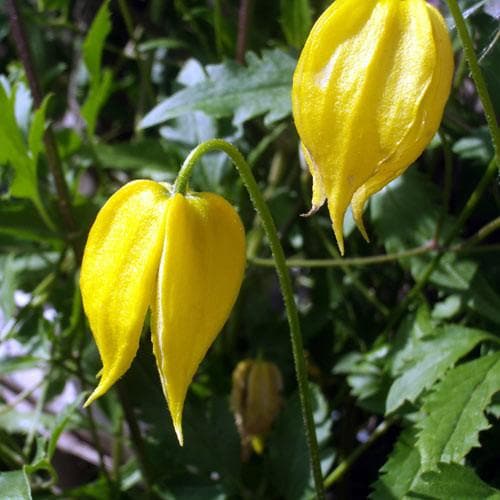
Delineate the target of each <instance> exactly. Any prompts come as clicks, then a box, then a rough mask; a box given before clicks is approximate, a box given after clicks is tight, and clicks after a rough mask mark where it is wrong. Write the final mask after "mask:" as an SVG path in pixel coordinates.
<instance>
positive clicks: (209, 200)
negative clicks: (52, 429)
mask: <svg viewBox="0 0 500 500" xmlns="http://www.w3.org/2000/svg"><path fill="white" fill-rule="evenodd" d="M244 266H245V233H244V229H243V226H242V223H241V220H240V218H239V216H238V215H237V213H236V211H235V210H234V209H233V207H232V206H231V205H230V204H229V203H228V202H227V201H225V200H224V199H223V198H221V197H220V196H218V195H215V194H211V193H188V194H187V195H185V196H184V195H182V194H180V193H173V192H172V189H171V187H170V186H168V185H165V184H159V183H156V182H153V181H148V180H139V181H133V182H130V183H129V184H127V185H125V186H124V187H122V188H121V189H119V190H118V191H117V192H116V193H115V194H114V195H113V196H112V197H111V198H110V199H109V200H108V201H107V203H106V204H105V205H104V206H103V208H102V209H101V211H100V212H99V214H98V216H97V219H96V221H95V222H94V225H93V226H92V229H91V230H90V234H89V237H88V241H87V245H86V248H85V253H84V257H83V262H82V270H81V277H80V286H81V291H82V297H83V306H84V309H85V313H86V314H87V317H88V319H89V323H90V328H91V330H92V333H93V336H94V339H95V341H96V344H97V348H98V350H99V354H100V357H101V360H102V364H103V368H102V370H101V372H100V373H99V374H98V375H99V376H100V380H99V384H98V386H97V388H96V389H95V390H94V392H93V393H92V394H91V396H90V397H89V398H88V400H87V401H86V403H85V405H89V404H90V403H92V402H93V401H94V400H95V399H97V398H98V397H100V396H102V395H103V394H104V393H105V392H106V391H107V390H108V389H109V388H110V387H111V386H112V385H113V384H114V383H115V382H116V381H117V380H118V379H119V378H120V377H121V376H122V375H123V374H124V373H125V372H126V371H127V370H128V368H129V367H130V364H131V363H132V360H133V358H134V357H135V354H136V352H137V349H138V346H139V339H140V336H141V331H142V327H143V323H144V319H145V316H146V313H147V311H148V309H151V334H152V341H153V351H154V355H155V358H156V363H157V366H158V371H159V374H160V380H161V384H162V388H163V392H164V394H165V397H166V400H167V402H168V407H169V410H170V414H171V416H172V421H173V424H174V428H175V431H176V433H177V437H178V439H179V442H180V444H181V445H182V442H183V436H182V410H183V406H184V400H185V397H186V393H187V389H188V386H189V384H190V382H191V380H192V378H193V375H194V374H195V372H196V370H197V368H198V365H199V364H200V362H201V360H202V359H203V357H204V356H205V354H206V352H207V350H208V348H209V347H210V345H211V344H212V342H213V341H214V339H215V337H216V336H217V334H218V333H219V331H220V330H221V329H222V327H223V325H224V323H225V322H226V320H227V318H228V316H229V314H230V312H231V309H232V307H233V305H234V302H235V300H236V297H237V295H238V292H239V289H240V285H241V281H242V278H243V271H244Z"/></svg>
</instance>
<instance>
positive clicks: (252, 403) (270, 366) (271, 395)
mask: <svg viewBox="0 0 500 500" xmlns="http://www.w3.org/2000/svg"><path fill="white" fill-rule="evenodd" d="M232 379H233V384H232V389H231V409H232V411H233V413H234V418H235V421H236V427H237V428H238V432H239V434H240V437H241V450H242V459H243V460H244V461H246V460H248V459H249V458H250V453H251V450H252V449H253V450H254V451H255V452H256V453H259V454H260V453H262V452H263V451H264V439H265V437H266V435H267V434H268V433H269V431H270V430H271V426H272V424H273V422H274V420H275V419H276V417H277V416H278V413H279V411H280V410H281V406H282V399H281V391H282V389H283V379H282V377H281V373H280V371H279V369H278V367H277V366H276V365H275V364H274V363H270V362H268V361H261V360H252V359H245V360H243V361H240V362H239V363H238V364H237V365H236V368H235V369H234V371H233V376H232Z"/></svg>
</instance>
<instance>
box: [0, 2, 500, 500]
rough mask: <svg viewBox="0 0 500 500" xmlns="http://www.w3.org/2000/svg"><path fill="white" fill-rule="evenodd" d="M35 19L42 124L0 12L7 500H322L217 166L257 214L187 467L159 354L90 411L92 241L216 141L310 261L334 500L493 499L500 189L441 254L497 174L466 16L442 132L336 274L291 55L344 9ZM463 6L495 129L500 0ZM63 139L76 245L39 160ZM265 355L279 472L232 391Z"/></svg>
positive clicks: (316, 397) (164, 9) (95, 9)
mask: <svg viewBox="0 0 500 500" xmlns="http://www.w3.org/2000/svg"><path fill="white" fill-rule="evenodd" d="M433 3H437V4H438V5H439V6H440V8H442V10H443V12H444V14H445V15H447V10H446V7H445V5H444V3H443V2H433ZM19 4H20V6H21V11H22V17H23V19H24V23H25V28H26V32H27V35H28V39H29V42H30V46H31V50H32V52H33V64H34V69H35V72H36V74H37V75H38V78H39V80H40V83H41V87H42V93H43V96H45V99H44V101H43V105H42V106H41V107H38V109H37V106H36V105H35V104H34V102H33V97H32V95H31V93H30V90H29V89H30V86H29V82H28V79H27V76H26V73H25V70H24V67H23V64H22V62H21V61H20V59H19V55H18V53H17V51H16V45H17V44H16V43H15V42H14V39H13V38H12V33H11V30H10V25H9V19H8V15H7V10H6V3H5V1H3V2H0V471H1V472H0V498H12V499H14V498H15V499H27V498H40V499H45V498H75V499H92V498H95V499H102V498H162V499H220V498H252V499H259V498H262V499H264V498H277V499H278V498H284V499H290V500H292V499H302V498H308V497H310V496H311V494H312V489H311V488H312V478H311V473H310V471H309V463H308V451H307V444H306V439H305V434H304V428H303V422H302V418H301V415H300V405H299V399H298V394H297V391H296V381H295V377H294V368H293V360H292V353H291V347H290V342H289V337H288V328H287V323H286V318H285V315H284V310H283V304H282V301H281V298H280V293H279V287H278V282H277V279H276V277H275V273H274V270H273V269H272V267H270V266H269V264H270V262H269V257H270V254H269V250H268V247H267V245H266V240H265V238H264V237H263V233H262V229H261V227H260V225H259V221H258V219H257V218H256V216H255V214H254V212H253V210H252V208H251V204H250V201H249V199H248V196H247V194H246V192H245V190H244V188H243V186H242V183H241V181H240V180H239V178H238V177H237V174H236V172H235V171H234V169H232V168H231V166H230V164H229V162H228V160H227V158H225V157H224V155H222V154H218V153H214V154H210V155H208V156H207V157H205V158H204V159H203V160H202V161H201V164H200V166H199V167H198V168H197V169H196V170H195V174H194V176H193V187H195V188H196V189H200V190H207V191H209V190H210V191H215V192H218V193H219V194H222V195H223V196H225V197H226V198H227V199H228V200H230V201H231V202H232V203H233V204H234V205H235V206H236V207H237V208H238V210H239V212H240V214H241V217H242V219H243V221H244V223H245V227H246V230H247V238H248V256H249V261H248V267H247V271H246V277H245V280H244V284H243V288H242V290H241V293H240V296H239V299H238V302H237V304H236V306H235V308H234V310H233V313H232V316H231V318H230V320H229V321H228V323H227V324H226V326H225V328H224V330H223V332H222V333H221V334H220V336H219V337H218V339H217V341H216V342H215V344H214V345H213V347H212V349H211V350H210V352H209V354H208V356H207V358H206V359H205V360H204V362H203V363H202V365H201V367H200V369H199V371H198V373H197V375H196V377H195V380H194V382H193V384H192V386H191V389H190V392H189V396H188V399H187V402H186V409H185V417H184V427H185V445H184V447H183V448H180V447H179V446H178V444H177V442H176V439H175V436H174V433H173V429H172V425H171V422H170V417H169V415H168V412H167V408H166V406H165V402H164V399H163V395H162V393H161V388H160V382H159V380H158V376H157V374H156V370H155V366H154V360H153V359H152V355H151V354H150V348H149V346H144V348H142V346H141V349H140V351H139V354H138V356H137V358H136V360H135V361H134V364H133V366H132V368H131V370H130V371H129V372H128V373H127V375H126V376H125V377H124V378H123V380H122V381H121V382H120V383H119V384H117V386H118V387H117V388H116V389H115V390H114V391H111V392H110V393H109V394H108V395H106V396H105V397H103V398H102V399H101V400H99V401H98V402H96V403H95V404H94V405H93V406H92V407H91V409H90V410H89V411H84V410H82V408H81V401H82V399H83V397H84V396H85V395H86V394H88V391H89V390H90V389H91V388H92V387H93V386H94V385H95V374H96V373H97V372H98V371H99V369H100V361H99V358H98V354H97V351H96V348H95V345H94V343H93V341H92V338H91V335H90V332H89V330H88V326H87V324H86V320H85V317H84V314H83V311H82V306H81V299H80V294H79V288H78V268H79V262H78V259H79V257H78V256H79V255H80V253H81V249H82V245H83V244H84V241H85V237H86V233H87V231H88V228H89V226H90V224H91V223H92V220H93V219H94V217H95V214H96V213H97V211H98V209H99V207H101V206H102V204H103V203H104V202H105V200H106V199H107V198H108V197H109V196H110V195H111V194H112V193H113V192H114V191H115V190H116V189H117V188H119V187H120V186H121V185H123V184H124V183H125V182H127V181H128V180H130V179H135V178H152V179H155V180H158V181H168V182H172V181H173V180H174V179H175V175H176V172H177V171H178V169H179V166H180V164H181V162H182V160H183V158H185V156H186V155H187V154H188V153H189V151H190V149H191V148H193V147H194V146H195V145H197V144H198V143H199V142H201V141H203V140H206V139H209V138H212V137H222V138H225V139H227V140H230V141H231V142H233V143H234V144H236V145H237V146H238V147H239V148H240V150H241V151H242V152H243V154H244V155H245V156H246V157H247V158H248V161H249V163H250V164H251V166H252V169H253V171H254V174H255V176H256V177H257V180H258V181H259V184H260V186H261V187H262V190H263V192H264V194H265V197H266V200H267V202H268V203H269V206H270V209H271V212H272V213H273V216H274V218H275V221H276V224H277V226H278V228H279V231H280V235H281V238H282V243H283V245H284V247H285V252H286V254H287V256H288V257H289V258H290V259H291V262H292V264H293V265H291V272H292V276H293V280H294V287H295V293H296V301H297V304H298V306H299V309H300V313H301V323H302V330H303V336H304V342H305V346H306V349H307V362H308V369H309V376H310V381H311V395H312V398H313V402H314V417H315V423H316V430H317V434H318V440H319V444H320V452H321V461H322V468H323V472H324V474H325V477H326V478H327V479H326V484H327V485H328V493H329V494H330V493H331V494H332V496H331V498H348V499H355V498H367V497H368V496H369V495H371V497H372V498H375V499H378V500H386V499H387V500H389V499H394V498H436V499H450V498H453V499H459V498H464V499H476V498H477V499H479V498H492V499H493V498H500V491H499V489H500V477H499V475H498V459H499V456H498V450H499V448H500V426H499V425H498V418H499V416H500V411H499V399H498V396H495V394H496V393H498V391H499V390H500V358H499V354H498V349H497V347H498V343H499V337H498V332H499V324H500V288H499V286H498V284H499V283H500V258H499V255H500V246H499V243H500V239H499V236H498V234H499V233H498V229H499V228H500V219H499V208H500V191H499V183H498V182H497V180H495V181H493V182H490V183H489V185H488V187H487V189H486V190H485V192H484V194H483V196H482V197H481V199H480V200H479V201H478V204H477V206H476V209H475V210H474V212H473V213H472V216H471V217H470V218H468V219H467V220H466V221H465V224H463V225H462V226H461V228H460V234H459V236H458V237H456V238H455V239H454V240H453V241H452V242H451V245H450V246H448V247H446V248H442V247H441V244H442V242H443V241H445V239H446V236H447V235H448V234H449V231H450V230H451V228H452V227H453V226H454V224H456V222H457V220H459V219H458V217H459V214H460V213H461V212H462V210H463V208H464V206H466V203H467V202H468V200H469V196H470V195H471V193H472V191H473V190H474V188H475V186H476V185H477V184H478V182H479V181H480V179H481V178H482V176H483V174H484V172H485V171H486V169H487V165H488V164H489V163H490V162H491V161H492V158H493V155H494V153H493V147H492V142H491V138H490V137H489V134H488V129H487V128H486V127H485V119H484V116H483V113H482V107H481V103H480V101H479V99H478V96H477V93H476V91H475V88H474V85H473V83H472V80H471V78H470V74H469V70H468V67H467V65H466V63H465V60H464V56H463V52H462V49H461V46H460V43H459V40H458V39H457V36H456V33H455V30H454V25H453V22H452V19H451V17H450V16H447V21H448V24H449V26H450V29H451V33H452V36H453V38H454V47H455V51H456V73H455V79H454V86H453V92H452V96H451V98H450V101H449V103H448V106H447V109H446V113H445V117H444V120H443V124H442V128H441V131H440V134H439V135H438V136H436V137H435V138H434V140H433V142H432V143H431V145H430V146H429V148H428V149H427V150H426V151H425V152H424V154H423V155H422V156H421V158H419V159H418V161H417V162H416V164H415V165H414V166H413V167H412V168H411V169H410V170H409V171H408V172H407V173H406V174H405V175H403V176H402V177H401V178H399V179H397V180H395V181H394V182H393V183H391V184H390V185H389V186H387V188H385V189H384V190H383V191H381V192H380V193H378V194H377V195H376V196H375V197H374V198H373V199H372V201H371V203H370V205H369V207H368V209H367V213H366V215H365V221H366V223H367V226H368V231H369V234H370V237H371V239H372V241H371V243H370V244H366V243H365V242H364V241H363V239H362V238H361V236H360V234H359V233H358V232H357V231H355V230H354V231H353V224H352V221H349V220H348V221H347V222H346V228H345V233H346V235H347V255H346V257H347V258H346V259H344V260H342V261H340V260H339V258H338V254H337V252H336V248H335V245H334V239H333V233H332V231H331V228H330V221H329V219H328V215H327V212H326V210H325V209H322V210H320V211H319V212H318V213H317V214H315V215H314V216H312V217H309V218H303V217H300V214H303V213H307V212H308V210H309V208H310V191H311V185H310V183H311V180H310V176H309V174H308V173H307V171H306V169H305V168H304V165H303V162H302V160H301V159H300V156H299V150H298V143H297V136H296V133H295V131H294V128H293V123H292V120H291V116H290V98H289V94H290V85H291V77H292V73H293V69H294V66H295V61H296V59H297V55H298V51H299V50H300V48H301V46H302V44H303V42H304V40H305V37H306V36H307V33H308V30H309V29H310V27H311V25H312V22H313V20H314V19H316V18H317V17H318V15H319V14H320V13H321V11H322V10H323V9H324V8H325V7H326V5H327V4H329V2H328V1H326V0H281V1H280V2H266V1H264V0H254V1H245V0H242V1H241V2H236V1H229V0H213V1H203V0H174V1H173V2H164V1H162V0H149V1H147V2H145V1H139V0H130V1H127V0H112V1H111V0H109V1H105V2H101V1H98V0H90V1H84V0H73V1H70V0H36V1H35V0H29V1H23V2H19ZM460 6H461V9H462V12H464V14H465V16H466V18H467V22H468V24H469V27H470V30H471V33H472V36H473V40H474V42H475V46H476V52H477V54H478V57H479V58H480V64H481V68H482V70H483V71H484V76H485V78H486V81H487V85H488V88H489V92H490V94H491V96H492V99H493V101H494V104H495V105H496V109H497V111H498V109H499V106H500V102H499V98H500V53H499V51H500V44H499V43H498V39H499V28H498V19H499V15H500V12H499V4H498V1H496V0H489V1H486V2H485V1H479V2H478V1H476V0H464V1H462V2H460ZM243 61H244V62H243ZM333 125H334V124H332V126H333ZM48 126H50V127H51V129H52V130H53V133H54V135H55V140H56V144H57V149H58V154H59V156H60V159H61V162H62V167H63V171H64V178H65V181H66V183H67V185H68V187H69V201H70V203H71V207H69V208H70V209H71V213H72V217H73V218H74V221H75V227H74V228H73V229H71V228H68V225H67V224H66V222H65V219H64V217H62V214H61V199H60V196H59V192H58V190H57V189H56V188H57V186H56V185H55V183H54V179H53V176H52V173H51V172H52V166H51V160H50V157H49V155H48V154H47V151H46V149H45V145H44V141H43V134H44V130H46V129H47V127H48ZM438 254H442V258H441V260H440V261H439V263H438V264H437V265H436V266H435V267H434V268H433V270H432V272H431V273H430V274H429V275H428V276H424V274H423V273H424V271H425V269H426V268H427V266H428V265H429V264H430V263H432V262H433V261H434V260H435V257H436V255H438ZM380 257H382V259H380ZM353 258H354V260H352V259H353ZM318 259H329V261H328V263H325V261H324V260H322V261H319V262H318ZM423 276H424V277H423ZM422 280H424V281H422ZM416 284H418V288H415V286H416ZM146 333H147V332H146ZM146 333H145V335H144V339H143V343H148V342H149V340H148V338H149V336H148V335H147V334H146ZM249 357H251V358H260V359H265V360H268V361H271V362H273V363H275V364H276V365H277V366H278V367H279V369H280V371H281V373H282V376H283V381H284V390H283V395H282V396H283V407H282V410H281V412H280V414H279V416H278V418H277V420H276V421H275V423H274V425H273V428H272V430H271V431H270V432H269V434H268V436H267V437H266V441H265V448H264V450H263V453H262V454H260V455H255V454H254V455H253V456H251V457H250V458H249V459H248V460H241V449H240V439H239V436H238V431H237V429H236V425H235V423H234V417H233V415H232V414H231V410H230V404H229V395H230V392H231V373H232V371H233V369H234V368H235V366H236V365H237V364H238V363H239V362H240V361H241V360H243V359H246V358H249Z"/></svg>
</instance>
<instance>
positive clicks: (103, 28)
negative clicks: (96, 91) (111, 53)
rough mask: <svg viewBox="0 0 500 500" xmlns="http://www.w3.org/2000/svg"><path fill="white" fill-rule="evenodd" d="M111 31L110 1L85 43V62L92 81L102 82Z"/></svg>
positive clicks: (95, 19) (102, 8) (102, 10)
mask: <svg viewBox="0 0 500 500" xmlns="http://www.w3.org/2000/svg"><path fill="white" fill-rule="evenodd" d="M110 31H111V20H110V12H109V0H106V1H105V2H104V3H103V4H102V5H101V7H100V9H99V10H98V11H97V14H96V16H95V18H94V20H93V21H92V25H91V26H90V29H89V32H88V33H87V36H86V37H85V40H84V42H83V61H84V63H85V66H86V67H87V71H88V72H89V74H90V79H91V80H100V74H101V61H102V52H103V48H104V42H105V41H106V38H107V36H108V35H109V32H110Z"/></svg>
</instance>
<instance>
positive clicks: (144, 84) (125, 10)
mask: <svg viewBox="0 0 500 500" xmlns="http://www.w3.org/2000/svg"><path fill="white" fill-rule="evenodd" d="M118 7H119V8H120V13H121V15H122V17H123V21H124V23H125V28H126V29H127V33H128V36H129V37H130V40H131V42H132V52H133V55H134V57H135V59H136V61H137V66H138V69H139V75H140V82H141V83H140V87H139V88H140V96H139V103H138V104H139V105H138V113H137V116H136V124H138V123H139V121H140V119H141V118H142V117H143V115H144V109H145V106H149V104H150V103H152V102H154V100H155V98H154V91H153V88H152V87H151V78H150V76H149V72H148V67H147V64H146V62H145V61H144V58H143V55H142V54H141V53H140V51H139V50H138V49H137V44H138V43H139V40H138V39H137V36H136V33H135V30H134V22H133V20H132V14H131V13H130V9H129V6H128V3H127V1H126V0H118Z"/></svg>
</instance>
